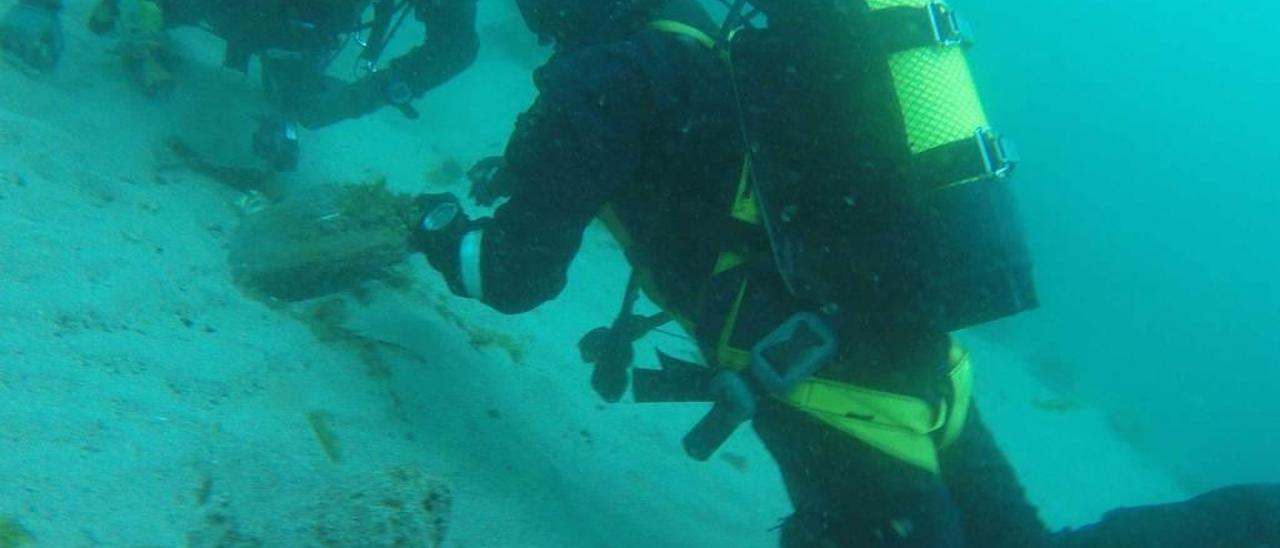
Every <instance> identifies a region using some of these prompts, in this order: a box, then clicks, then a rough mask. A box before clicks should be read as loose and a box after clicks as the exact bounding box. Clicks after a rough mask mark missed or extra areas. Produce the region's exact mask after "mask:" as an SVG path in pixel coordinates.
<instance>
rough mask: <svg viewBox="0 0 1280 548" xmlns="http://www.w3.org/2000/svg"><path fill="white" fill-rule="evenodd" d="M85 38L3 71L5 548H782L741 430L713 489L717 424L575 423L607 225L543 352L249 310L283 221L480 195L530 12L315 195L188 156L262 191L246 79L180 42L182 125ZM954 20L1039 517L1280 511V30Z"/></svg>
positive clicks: (1142, 11) (417, 292)
mask: <svg viewBox="0 0 1280 548" xmlns="http://www.w3.org/2000/svg"><path fill="white" fill-rule="evenodd" d="M13 3H14V2H13V1H8V0H6V1H0V9H7V8H8V7H9V6H11V5H12V4H13ZM91 3H92V2H90V1H89V0H68V1H67V2H65V4H66V9H65V11H64V25H65V29H66V31H67V35H68V36H67V38H68V47H67V53H66V55H65V58H64V60H63V62H62V65H61V66H60V67H59V68H58V70H57V71H55V72H54V73H52V74H47V75H40V76H30V75H26V74H23V73H20V72H19V71H16V70H11V69H10V68H9V67H7V66H4V65H0V548H12V547H14V546H24V545H29V544H34V545H38V546H98V545H101V546H139V545H171V546H177V545H187V546H200V547H213V546H251V545H266V546H285V545H290V546H292V545H299V543H302V544H326V543H328V545H335V544H336V545H344V544H352V543H360V542H364V543H373V544H378V543H391V542H394V541H396V540H397V539H402V538H413V539H416V544H415V545H438V544H443V545H446V546H459V547H462V546H466V547H477V546H722V545H732V546H762V547H763V546H774V545H776V530H774V526H775V525H776V524H777V522H778V520H779V519H781V518H782V517H784V516H786V515H787V513H788V512H789V505H788V503H787V501H786V499H785V495H784V494H783V492H782V489H781V485H780V481H779V478H778V476H777V471H776V469H774V468H773V466H772V465H771V463H770V462H769V460H768V457H767V455H765V454H764V452H763V450H762V448H761V447H760V445H759V443H758V441H756V440H755V439H754V437H753V435H751V434H750V433H749V432H748V431H747V430H746V429H744V430H743V431H742V432H740V433H739V434H738V435H736V436H735V437H734V438H733V439H732V440H730V442H729V444H728V445H727V446H726V447H725V449H724V450H723V451H722V452H721V453H720V454H719V455H717V456H716V458H714V459H713V460H712V461H710V462H708V463H696V462H692V461H690V460H689V459H687V458H686V457H685V456H684V454H683V452H682V450H681V448H680V437H681V435H683V433H684V432H685V431H686V430H687V429H688V428H689V426H691V425H692V424H693V423H694V422H695V421H696V420H697V419H698V418H699V417H700V416H701V415H702V413H703V412H705V406H700V405H672V406H637V405H631V404H626V403H623V404H617V405H604V404H603V403H602V402H600V401H599V400H598V398H596V397H595V395H594V394H593V393H592V392H591V390H590V388H589V384H588V377H589V374H590V370H589V369H588V368H586V366H584V365H582V364H581V362H580V360H579V357H578V352H577V349H576V343H577V340H578V338H579V337H580V336H581V335H582V334H583V333H585V332H586V331H588V330H590V329H591V328H594V327H597V326H600V325H602V324H604V323H607V322H608V321H609V320H611V316H612V315H613V314H614V313H615V312H616V306H617V302H618V301H619V299H620V298H621V293H622V290H623V287H624V286H625V281H626V276H627V272H628V271H627V269H626V267H625V266H624V264H623V258H622V254H621V251H620V250H619V249H618V248H617V246H616V245H615V244H614V243H613V242H612V241H611V239H610V238H609V237H608V236H607V234H605V231H603V230H601V229H600V227H593V228H592V229H591V230H590V231H589V232H588V234H587V236H586V240H585V242H584V245H583V250H582V253H581V255H580V257H579V258H578V260H577V261H576V262H575V264H574V267H573V269H572V271H571V272H570V284H569V286H568V288H567V289H566V291H565V294H564V295H563V296H562V297H561V298H559V299H557V300H556V301H555V302H553V303H549V304H548V305H546V306H544V307H541V308H539V309H538V310H537V311H534V312H532V313H530V314H527V315H523V316H516V317H507V316H502V315H499V314H496V313H493V312H492V311H488V310H486V309H484V308H483V307H481V306H478V305H476V304H475V303H472V302H468V301H464V300H461V299H457V298H454V297H452V296H451V295H450V294H449V292H448V290H447V288H445V287H444V284H443V283H442V282H441V281H440V280H439V278H438V276H437V275H435V274H434V273H433V272H432V271H430V269H429V268H427V267H426V266H425V265H424V264H422V263H423V261H421V260H418V259H411V260H409V261H406V262H405V263H404V264H403V265H402V266H401V267H400V268H399V269H398V271H397V276H396V277H395V278H394V279H389V280H385V281H382V282H379V283H374V284H369V285H368V286H367V287H362V288H360V289H359V290H358V291H353V292H350V293H348V294H341V295H335V296H331V297H326V298H320V299H316V300H313V301H307V302H303V303H295V304H290V305H283V304H281V303H271V302H264V301H262V300H259V299H256V298H254V296H253V295H249V294H247V293H245V292H244V291H242V290H241V288H239V287H237V286H236V284H235V283H234V280H233V277H232V274H231V272H230V269H229V268H228V253H229V248H231V247H232V243H233V241H234V239H235V235H236V233H237V232H236V231H237V229H238V228H239V227H240V226H241V225H242V221H243V219H245V218H246V217H248V216H250V215H252V214H253V212H254V211H256V210H258V209H259V208H261V207H263V204H265V203H267V202H269V201H270V200H272V199H275V198H279V197H282V196H291V195H298V194H299V193H305V192H307V191H308V189H313V188H316V187H317V186H319V185H323V184H330V183H338V184H343V185H367V186H375V185H377V184H379V183H382V184H385V185H386V187H387V188H388V189H390V190H392V191H396V192H403V193H417V192H423V191H433V192H440V191H450V192H456V193H465V192H466V190H467V185H466V183H465V181H464V179H463V177H462V174H463V172H464V171H465V169H466V167H467V166H469V165H470V164H471V163H473V162H475V161H477V160H479V159H481V158H484V157H486V156H489V155H493V154H497V153H500V152H501V150H502V147H503V144H504V143H505V140H506V137H507V135H508V133H509V132H510V131H511V128H512V127H513V123H514V120H515V117H516V116H517V114H518V113H519V112H521V111H522V110H523V109H524V108H525V107H526V106H527V105H529V103H530V102H531V101H532V99H533V94H534V90H533V87H532V84H531V79H530V72H531V71H532V70H533V69H534V68H536V67H537V66H538V65H539V64H540V63H541V62H542V61H543V60H544V59H545V58H546V56H547V55H548V53H549V52H548V51H547V50H546V49H545V48H541V47H539V46H538V45H537V42H536V39H535V38H534V37H533V36H531V35H530V34H529V33H528V32H527V31H526V30H525V29H524V28H523V24H522V22H521V21H520V18H519V16H518V14H517V12H516V11H515V8H514V2H513V1H511V0H481V2H479V6H480V21H479V29H478V30H479V33H480V38H481V42H482V50H481V54H480V58H479V60H478V61H477V63H476V64H475V65H474V66H473V67H472V68H471V69H470V70H468V71H467V72H466V73H464V74H463V75H461V76H460V77H458V78H456V79H455V80H453V81H451V82H450V83H448V84H447V85H445V86H442V87H441V88H439V89H437V90H435V91H432V92H430V93H428V94H427V95H426V96H425V97H424V98H422V99H421V100H419V101H417V102H416V106H417V108H418V109H419V110H420V111H421V113H422V118H421V119H420V120H417V121H412V120H407V119H405V118H404V117H403V116H401V115H400V114H399V113H398V112H395V111H394V110H392V109H384V110H383V111H381V112H378V113H375V114H373V115H371V116H367V117H365V118H361V119H359V120H352V121H349V122H344V123H342V124H340V125H337V126H334V127H331V128H327V129H325V130H322V131H316V132H305V133H304V134H303V136H302V146H303V153H302V163H301V164H300V166H299V170H298V172H296V173H292V174H287V175H282V176H279V177H276V178H274V179H272V180H270V181H267V182H265V183H263V185H262V187H261V188H258V189H257V190H255V191H254V192H246V189H245V188H243V187H242V186H238V185H240V183H243V182H244V181H240V180H234V179H233V180H228V179H227V178H226V177H225V176H217V175H216V174H211V173H210V172H209V170H207V169H206V170H201V169H195V168H194V167H193V166H192V165H191V163H190V162H189V161H184V159H183V158H181V157H175V154H174V151H173V147H172V146H171V145H172V143H173V142H175V140H181V141H182V142H184V143H188V144H190V145H191V146H192V147H194V148H195V149H198V150H199V151H200V152H201V154H204V155H207V156H208V158H210V159H211V161H213V162H215V163H224V162H225V163H227V164H236V163H237V162H242V161H250V160H252V157H251V155H250V152H249V149H248V147H247V146H246V140H247V136H248V134H249V133H250V132H251V131H252V130H253V128H254V127H255V124H256V121H257V116H259V115H260V114H261V113H262V112H263V111H264V110H265V108H266V107H265V102H264V100H263V98H262V92H261V87H260V84H259V83H258V81H257V79H256V78H246V77H245V76H243V75H240V74H238V73H234V72H231V71H227V70H224V69H221V68H220V67H219V65H220V62H221V54H222V44H221V42H219V41H218V40H216V39H214V38H212V37H210V36H208V35H207V34H205V33H203V32H201V31H200V30H198V29H179V30H177V31H175V32H174V33H173V36H174V40H175V44H176V47H177V51H178V52H179V53H180V55H181V57H182V63H181V65H180V66H179V69H178V70H177V73H176V77H177V81H176V85H175V89H174V90H173V92H172V93H171V94H169V95H168V96H166V97H160V98H148V97H144V96H143V95H142V94H141V93H140V92H139V91H138V90H137V87H136V86H135V85H134V82H133V81H132V78H131V77H130V75H129V74H128V73H127V72H126V71H125V70H124V69H123V68H122V67H121V62H120V56H119V52H118V51H115V50H114V42H113V40H111V39H103V38H99V37H95V36H93V35H91V34H89V33H88V32H87V31H86V30H85V29H84V28H83V24H82V22H83V21H85V18H86V16H87V13H88V10H89V8H90V6H91ZM706 3H707V4H708V6H709V7H711V8H713V9H714V8H716V2H713V1H711V0H707V1H706ZM953 3H954V5H955V6H956V7H957V8H958V9H960V10H961V11H962V13H963V15H964V16H965V18H966V19H968V20H969V21H970V22H971V23H972V24H973V26H974V28H975V30H976V39H977V44H976V45H975V47H974V48H973V49H972V51H971V52H970V60H971V64H972V66H973V69H974V71H975V75H976V76H977V79H978V82H979V87H980V89H981V90H982V92H983V95H984V98H985V102H986V106H987V110H988V114H989V117H990V119H991V120H992V121H993V123H994V124H995V125H996V126H997V127H998V129H1001V130H1003V131H1004V133H1006V134H1007V135H1008V136H1009V137H1011V138H1012V139H1013V140H1014V141H1016V143H1017V144H1018V146H1019V149H1020V150H1021V154H1022V157H1023V163H1022V164H1021V165H1020V167H1019V171H1018V174H1017V178H1018V183H1017V187H1018V197H1019V200H1020V206H1021V210H1022V215H1023V218H1024V219H1023V220H1024V223H1025V225H1026V228H1027V231H1028V234H1029V236H1030V240H1031V243H1032V245H1033V252H1034V254H1035V258H1036V264H1037V281H1038V283H1039V287H1040V291H1041V300H1042V306H1041V308H1040V309H1039V310H1037V311H1035V312H1032V313H1028V314H1024V315H1022V316H1018V317H1015V318H1011V319H1007V320H1004V321H1001V322H997V323H995V324H992V325H987V326H983V327H980V328H977V329H973V330H970V331H969V332H967V333H964V334H962V337H963V339H964V340H965V342H966V344H967V345H968V346H969V348H970V349H971V350H972V351H973V354H974V357H975V361H976V366H977V368H978V370H977V375H978V383H979V384H978V395H977V397H978V401H979V403H980V405H981V406H982V408H983V413H984V418H985V419H986V420H987V422H988V423H989V424H990V426H991V427H992V429H993V431H994V434H995V436H996V438H997V439H998V440H999V442H1000V444H1001V446H1002V448H1004V449H1005V450H1006V452H1007V453H1008V455H1009V457H1010V459H1011V460H1012V461H1013V463H1014V464H1015V466H1016V467H1017V469H1018V471H1019V473H1020V475H1021V477H1022V479H1023V481H1024V483H1025V484H1026V486H1027V489H1028V493H1029V495H1030V497H1031V498H1032V500H1033V501H1034V502H1035V503H1036V504H1037V505H1039V506H1040V509H1041V513H1042V516H1043V517H1044V518H1045V519H1046V521H1047V522H1048V523H1049V524H1050V525H1051V526H1053V527H1055V528H1056V527H1064V526H1075V525H1081V524H1084V523H1089V522H1092V521H1094V520H1096V519H1098V517H1099V516H1100V515H1101V514H1102V513H1103V512H1105V511H1106V510H1108V509H1111V508H1114V507H1117V506H1125V505H1138V504H1151V503H1157V502H1165V501H1172V500H1177V499H1181V498H1185V497H1186V496H1189V495H1191V494H1193V493H1195V492H1199V491H1202V490H1204V489H1207V488H1211V487H1216V486H1220V485H1225V484H1228V483H1236V482H1253V481H1273V482H1274V481H1280V467H1276V466H1275V465H1274V463H1275V462H1278V461H1280V442H1277V441H1275V439H1276V436H1275V434H1274V433H1273V432H1274V430H1275V424H1274V421H1275V419H1276V418H1277V417H1278V416H1280V403H1277V402H1276V401H1275V394H1276V393H1277V392H1278V391H1280V367H1278V366H1280V344H1277V343H1278V342H1280V338H1278V337H1277V334H1276V330H1277V329H1278V328H1280V291H1278V290H1277V289H1276V287H1275V283H1276V280H1277V279H1280V254H1278V253H1277V251H1276V249H1277V247H1280V246H1278V245H1277V243H1278V242H1280V217H1278V216H1277V214H1276V212H1277V211H1280V190H1277V188H1276V183H1277V182H1278V180H1277V179H1278V178H1277V176H1276V175H1275V174H1274V173H1273V169H1274V166H1275V165H1276V163H1277V158H1278V155H1277V150H1280V137H1278V136H1277V135H1276V131H1275V128H1276V127H1277V125H1278V124H1280V102H1277V101H1276V99H1275V97H1276V94H1275V90H1276V89H1277V84H1280V71H1277V70H1276V68H1275V63H1276V61H1277V59H1278V57H1277V55H1276V52H1275V46H1274V44H1273V41H1274V38H1275V37H1276V36H1280V7H1277V6H1274V5H1272V4H1268V3H1261V4H1251V5H1242V6H1232V5H1224V4H1206V3H1192V2H1186V1H1177V2H1154V1H1147V0H1141V1H1132V2H1103V1H1100V0H1079V1H1074V2H1034V3H1031V2H1013V1H1010V0H999V1H995V0H988V1H980V0H954V2H953ZM420 32H421V30H420V29H419V28H417V27H415V26H413V25H408V26H406V27H405V29H404V30H403V31H402V32H401V33H400V34H399V35H398V36H397V37H396V40H395V43H393V44H391V46H390V47H389V50H390V51H391V52H393V53H392V54H394V52H396V51H401V50H403V49H405V48H407V47H410V46H412V45H413V44H415V43H417V42H419V41H420V39H421V35H420ZM353 61H354V52H352V51H348V52H346V54H345V55H344V56H343V57H342V58H340V59H338V61H337V62H336V63H335V64H334V65H333V68H332V69H331V72H332V73H333V74H334V75H336V76H339V77H344V78H349V77H350V76H351V74H352V70H351V67H352V66H353V65H352V63H353ZM654 348H661V349H663V350H664V351H667V352H672V353H675V354H677V355H682V356H685V357H692V355H693V352H694V349H692V348H691V347H690V344H689V342H688V340H687V338H686V337H683V336H682V335H681V334H679V333H675V332H659V333H655V334H654V335H652V336H650V337H649V338H647V339H646V340H645V341H644V344H643V345H642V348H640V349H638V352H637V356H640V358H641V359H640V361H644V360H645V359H646V357H647V356H652V350H653V349H654ZM646 365H651V364H646ZM375 500H380V501H382V504H377V503H372V502H370V501H375ZM388 501H390V503H388ZM397 505H399V506H397ZM405 509H407V510H405ZM392 522H394V523H396V524H398V525H397V526H395V527H390V528H389V527H387V523H392Z"/></svg>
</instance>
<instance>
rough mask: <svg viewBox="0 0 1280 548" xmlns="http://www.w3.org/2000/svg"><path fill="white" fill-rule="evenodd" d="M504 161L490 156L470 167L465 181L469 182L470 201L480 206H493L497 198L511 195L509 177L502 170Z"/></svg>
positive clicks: (500, 157) (499, 157) (504, 165)
mask: <svg viewBox="0 0 1280 548" xmlns="http://www.w3.org/2000/svg"><path fill="white" fill-rule="evenodd" d="M506 164H507V162H506V159H505V158H503V157H502V156H490V157H488V158H485V159H483V160H480V161H479V162H476V165H474V166H472V167H471V169H470V170H468V171H467V179H470V180H471V199H472V200H475V202H476V203H477V204H480V205H482V206H490V205H493V203H494V202H496V201H498V199H499V198H506V197H508V196H510V195H511V186H512V180H511V175H510V174H509V173H507V171H506V170H505V169H503V168H505V167H506Z"/></svg>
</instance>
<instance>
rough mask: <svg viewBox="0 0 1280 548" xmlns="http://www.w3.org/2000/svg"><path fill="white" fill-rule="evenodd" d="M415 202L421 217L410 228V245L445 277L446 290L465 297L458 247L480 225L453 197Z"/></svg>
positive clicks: (438, 196)
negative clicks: (447, 285) (447, 284)
mask: <svg viewBox="0 0 1280 548" xmlns="http://www.w3.org/2000/svg"><path fill="white" fill-rule="evenodd" d="M414 203H415V205H416V206H417V207H418V208H419V209H418V210H419V211H421V212H422V215H421V216H420V217H419V218H418V223H417V224H416V225H414V227H413V230H412V235H411V236H410V245H411V246H412V247H413V249H414V250H415V251H418V252H420V253H422V254H423V255H426V256H427V263H429V264H430V265H431V267H432V268H434V269H436V270H437V271H439V272H440V274H442V275H443V276H444V279H445V281H446V282H448V283H449V289H452V290H453V292H454V293H458V294H460V295H463V294H466V291H465V288H464V287H463V283H462V271H461V265H460V264H459V255H458V254H459V251H460V249H459V248H460V247H461V243H462V237H463V236H465V235H466V234H467V233H468V232H470V231H472V230H475V229H477V228H479V224H478V223H477V222H475V221H473V220H471V219H470V218H469V217H467V214H466V212H465V211H463V210H462V204H461V203H460V202H459V201H458V197H457V196H454V195H453V194H449V193H438V194H423V195H420V196H418V197H417V198H416V199H415V200H414Z"/></svg>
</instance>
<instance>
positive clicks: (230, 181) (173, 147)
mask: <svg viewBox="0 0 1280 548" xmlns="http://www.w3.org/2000/svg"><path fill="white" fill-rule="evenodd" d="M164 144H165V147H166V148H168V149H169V151H170V152H172V153H173V155H174V156H176V157H177V159H179V160H181V161H182V163H183V164H185V165H186V166H187V167H188V168H190V169H191V170H192V171H195V172H196V173H200V174H203V175H207V176H209V177H211V178H213V179H216V180H217V181H218V182H220V183H223V184H225V185H227V186H229V187H231V188H234V189H236V190H239V191H241V192H249V191H258V190H262V189H263V187H265V186H266V184H267V183H268V182H269V181H271V179H272V178H274V177H275V172H273V171H271V170H267V169H262V168H254V167H243V166H235V165H231V164H226V163H219V162H216V161H214V160H211V159H209V158H207V157H205V156H204V155H202V154H201V153H200V152H199V151H197V150H196V149H195V147H193V146H191V145H190V144H188V143H187V142H186V141H184V140H183V139H182V138H181V137H171V138H169V139H167V140H166V141H165V143H164Z"/></svg>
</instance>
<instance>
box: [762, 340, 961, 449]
mask: <svg viewBox="0 0 1280 548" xmlns="http://www.w3.org/2000/svg"><path fill="white" fill-rule="evenodd" d="M950 360H951V363H950V366H951V372H950V376H949V377H950V382H951V385H952V390H953V392H954V394H955V398H954V400H953V401H954V404H953V405H951V406H948V405H946V404H941V405H932V404H930V403H928V402H926V401H924V400H921V399H919V398H914V397H910V396H903V395H901V394H894V393H892V392H885V391H882V390H873V389H870V388H864V387H860V386H855V385H852V384H847V383H841V382H836V381H831V380H826V379H821V378H816V377H815V378H810V379H808V380H806V381H804V382H803V383H801V384H800V386H799V387H797V388H796V389H795V390H794V391H793V392H792V393H791V394H788V395H787V396H786V397H785V398H782V401H784V402H786V403H788V404H789V405H792V406H794V407H795V408H797V409H799V410H801V411H804V412H805V413H808V414H809V415H810V416H812V417H814V418H816V419H818V420H820V421H822V422H824V423H826V424H827V425H829V426H831V427H832V428H835V429H837V430H839V431H841V432H844V433H845V434H848V435H850V436H853V437H855V438H857V439H858V440H861V441H862V442H864V443H866V444H867V445H870V446H872V447H875V448H876V449H878V450H880V451H882V452H884V453H886V454H888V455H890V456H892V457H894V458H897V459H899V460H902V461H904V462H907V463H910V464H912V465H915V466H918V467H920V468H923V469H925V470H928V471H930V472H932V473H935V474H936V473H939V466H938V449H939V448H940V447H946V446H947V445H948V444H950V443H951V442H952V441H954V440H955V438H956V437H958V436H959V435H960V431H961V429H962V428H963V427H964V423H965V420H966V418H967V417H968V412H969V406H970V399H971V397H972V378H973V371H972V367H971V365H970V361H969V354H968V353H967V352H965V351H964V350H963V349H961V348H960V347H959V346H958V345H955V344H953V345H952V350H951V355H950ZM939 431H942V438H941V441H939V440H938V439H937V438H935V434H937V433H938V432H939Z"/></svg>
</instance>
